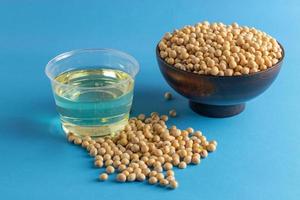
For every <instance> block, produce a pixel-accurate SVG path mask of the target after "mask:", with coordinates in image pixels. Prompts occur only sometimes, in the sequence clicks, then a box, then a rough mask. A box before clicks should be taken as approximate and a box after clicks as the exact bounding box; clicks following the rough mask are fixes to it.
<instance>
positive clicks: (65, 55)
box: [45, 48, 140, 89]
mask: <svg viewBox="0 0 300 200" xmlns="http://www.w3.org/2000/svg"><path fill="white" fill-rule="evenodd" d="M86 52H110V53H113V54H114V55H116V56H120V57H124V58H126V59H128V60H129V61H130V62H132V63H133V65H134V69H133V72H132V74H129V77H128V78H126V79H124V80H122V81H120V82H118V83H115V84H114V85H106V86H97V87H82V86H74V85H70V84H66V83H61V82H58V81H56V80H55V77H54V76H52V75H51V74H50V67H51V66H52V65H53V64H54V63H56V62H58V61H60V60H63V59H65V58H68V57H70V56H73V55H76V54H80V53H86ZM139 69H140V65H139V63H138V61H137V60H136V59H135V58H134V57H133V56H131V55H130V54H128V53H125V52H123V51H120V50H116V49H111V48H84V49H74V50H71V51H67V52H64V53H61V54H59V55H57V56H55V57H54V58H52V59H51V60H50V61H49V62H48V63H47V65H46V67H45V74H46V75H47V77H48V78H49V79H50V80H51V82H53V83H55V84H56V85H61V86H65V87H76V88H82V89H100V88H110V87H113V86H115V85H119V84H124V83H126V82H128V81H129V80H130V79H134V78H135V76H136V75H137V73H138V72H139ZM120 71H122V70H120ZM65 72H68V71H65ZM65 72H63V73H65ZM125 73H126V72H125Z"/></svg>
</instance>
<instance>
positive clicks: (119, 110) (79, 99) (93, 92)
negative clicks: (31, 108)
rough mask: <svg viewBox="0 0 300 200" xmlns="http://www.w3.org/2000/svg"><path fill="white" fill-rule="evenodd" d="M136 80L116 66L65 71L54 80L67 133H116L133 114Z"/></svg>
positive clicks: (98, 134) (56, 97) (92, 134)
mask: <svg viewBox="0 0 300 200" xmlns="http://www.w3.org/2000/svg"><path fill="white" fill-rule="evenodd" d="M133 86H134V80H133V79H132V78H131V76H130V75H129V74H127V73H125V72H123V71H120V70H115V69H105V68H104V69H84V70H73V71H68V72H65V73H62V74H60V75H58V76H57V77H56V78H55V81H54V83H53V91H54V97H55V101H56V106H57V110H58V112H59V114H60V117H61V121H62V126H63V129H64V131H65V132H66V133H69V132H72V133H74V134H76V135H78V136H86V135H89V136H93V137H97V136H105V135H112V134H114V133H116V132H118V131H119V130H121V129H123V128H124V126H125V125H126V123H127V121H128V117H129V111H130V108H131V103H132V98H133Z"/></svg>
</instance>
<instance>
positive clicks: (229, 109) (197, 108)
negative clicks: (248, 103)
mask: <svg viewBox="0 0 300 200" xmlns="http://www.w3.org/2000/svg"><path fill="white" fill-rule="evenodd" d="M189 104H190V108H191V109H192V110H193V111H194V112H196V113H198V114H200V115H205V116H207V117H215V118H224V117H231V116H234V115H237V114H239V113H241V112H243V110H244V109H245V104H244V103H243V104H237V105H224V106H221V105H209V104H202V103H197V102H194V101H190V102H189Z"/></svg>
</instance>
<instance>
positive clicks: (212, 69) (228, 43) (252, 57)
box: [158, 21, 283, 76]
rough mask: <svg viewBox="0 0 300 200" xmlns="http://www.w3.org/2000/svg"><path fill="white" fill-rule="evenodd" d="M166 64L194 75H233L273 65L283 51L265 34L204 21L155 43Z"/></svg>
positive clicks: (245, 28)
mask: <svg viewBox="0 0 300 200" xmlns="http://www.w3.org/2000/svg"><path fill="white" fill-rule="evenodd" d="M158 48H159V54H160V57H161V58H162V59H164V60H165V61H166V62H167V63H168V64H170V65H173V66H174V67H176V68H178V69H181V70H184V71H188V72H193V73H196V74H203V75H213V76H237V75H246V74H252V73H256V72H259V71H264V70H266V69H268V68H271V67H272V66H274V65H276V64H277V63H278V62H279V61H280V60H281V59H282V57H283V50H282V49H281V46H280V45H279V43H278V42H277V41H276V39H275V38H273V37H271V36H270V35H268V34H267V33H265V32H263V31H260V30H257V29H255V28H253V27H252V28H251V27H248V26H240V25H238V24H237V23H232V24H231V25H225V24H223V23H209V22H207V21H204V22H201V23H198V24H195V25H194V26H184V27H183V28H181V29H179V30H174V31H173V32H172V33H169V32H168V33H166V34H165V35H164V37H163V38H162V39H161V41H160V42H159V44H158Z"/></svg>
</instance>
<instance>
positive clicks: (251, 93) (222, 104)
mask: <svg viewBox="0 0 300 200" xmlns="http://www.w3.org/2000/svg"><path fill="white" fill-rule="evenodd" d="M280 47H281V49H282V58H281V59H280V60H279V61H278V63H277V64H275V65H274V66H272V67H270V68H268V69H267V70H264V71H260V72H257V73H253V74H248V75H240V76H212V75H200V74H195V73H193V72H187V71H183V70H180V69H178V68H176V67H174V66H172V65H170V64H168V63H166V62H165V61H164V60H163V59H162V58H161V57H160V55H159V49H158V46H156V59H157V62H158V65H159V68H160V71H161V73H162V74H163V76H164V78H165V79H166V81H167V82H168V84H169V85H170V86H171V87H172V88H173V89H174V90H176V91H177V92H178V93H179V94H181V95H183V96H184V97H186V98H188V99H189V105H190V107H191V109H192V110H193V111H195V112H196V113H199V114H202V115H205V116H209V117H219V118H222V117H230V116H233V115H237V114H239V113H241V112H242V111H243V110H244V109H245V102H246V101H249V100H250V99H253V98H254V97H256V96H258V95H260V94H262V93H263V92H264V91H265V90H266V89H267V88H268V87H269V86H270V85H271V84H272V82H273V81H274V80H275V79H276V77H277V75H278V73H279V71H280V68H281V64H282V62H283V58H284V49H283V47H282V46H281V45H280Z"/></svg>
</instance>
